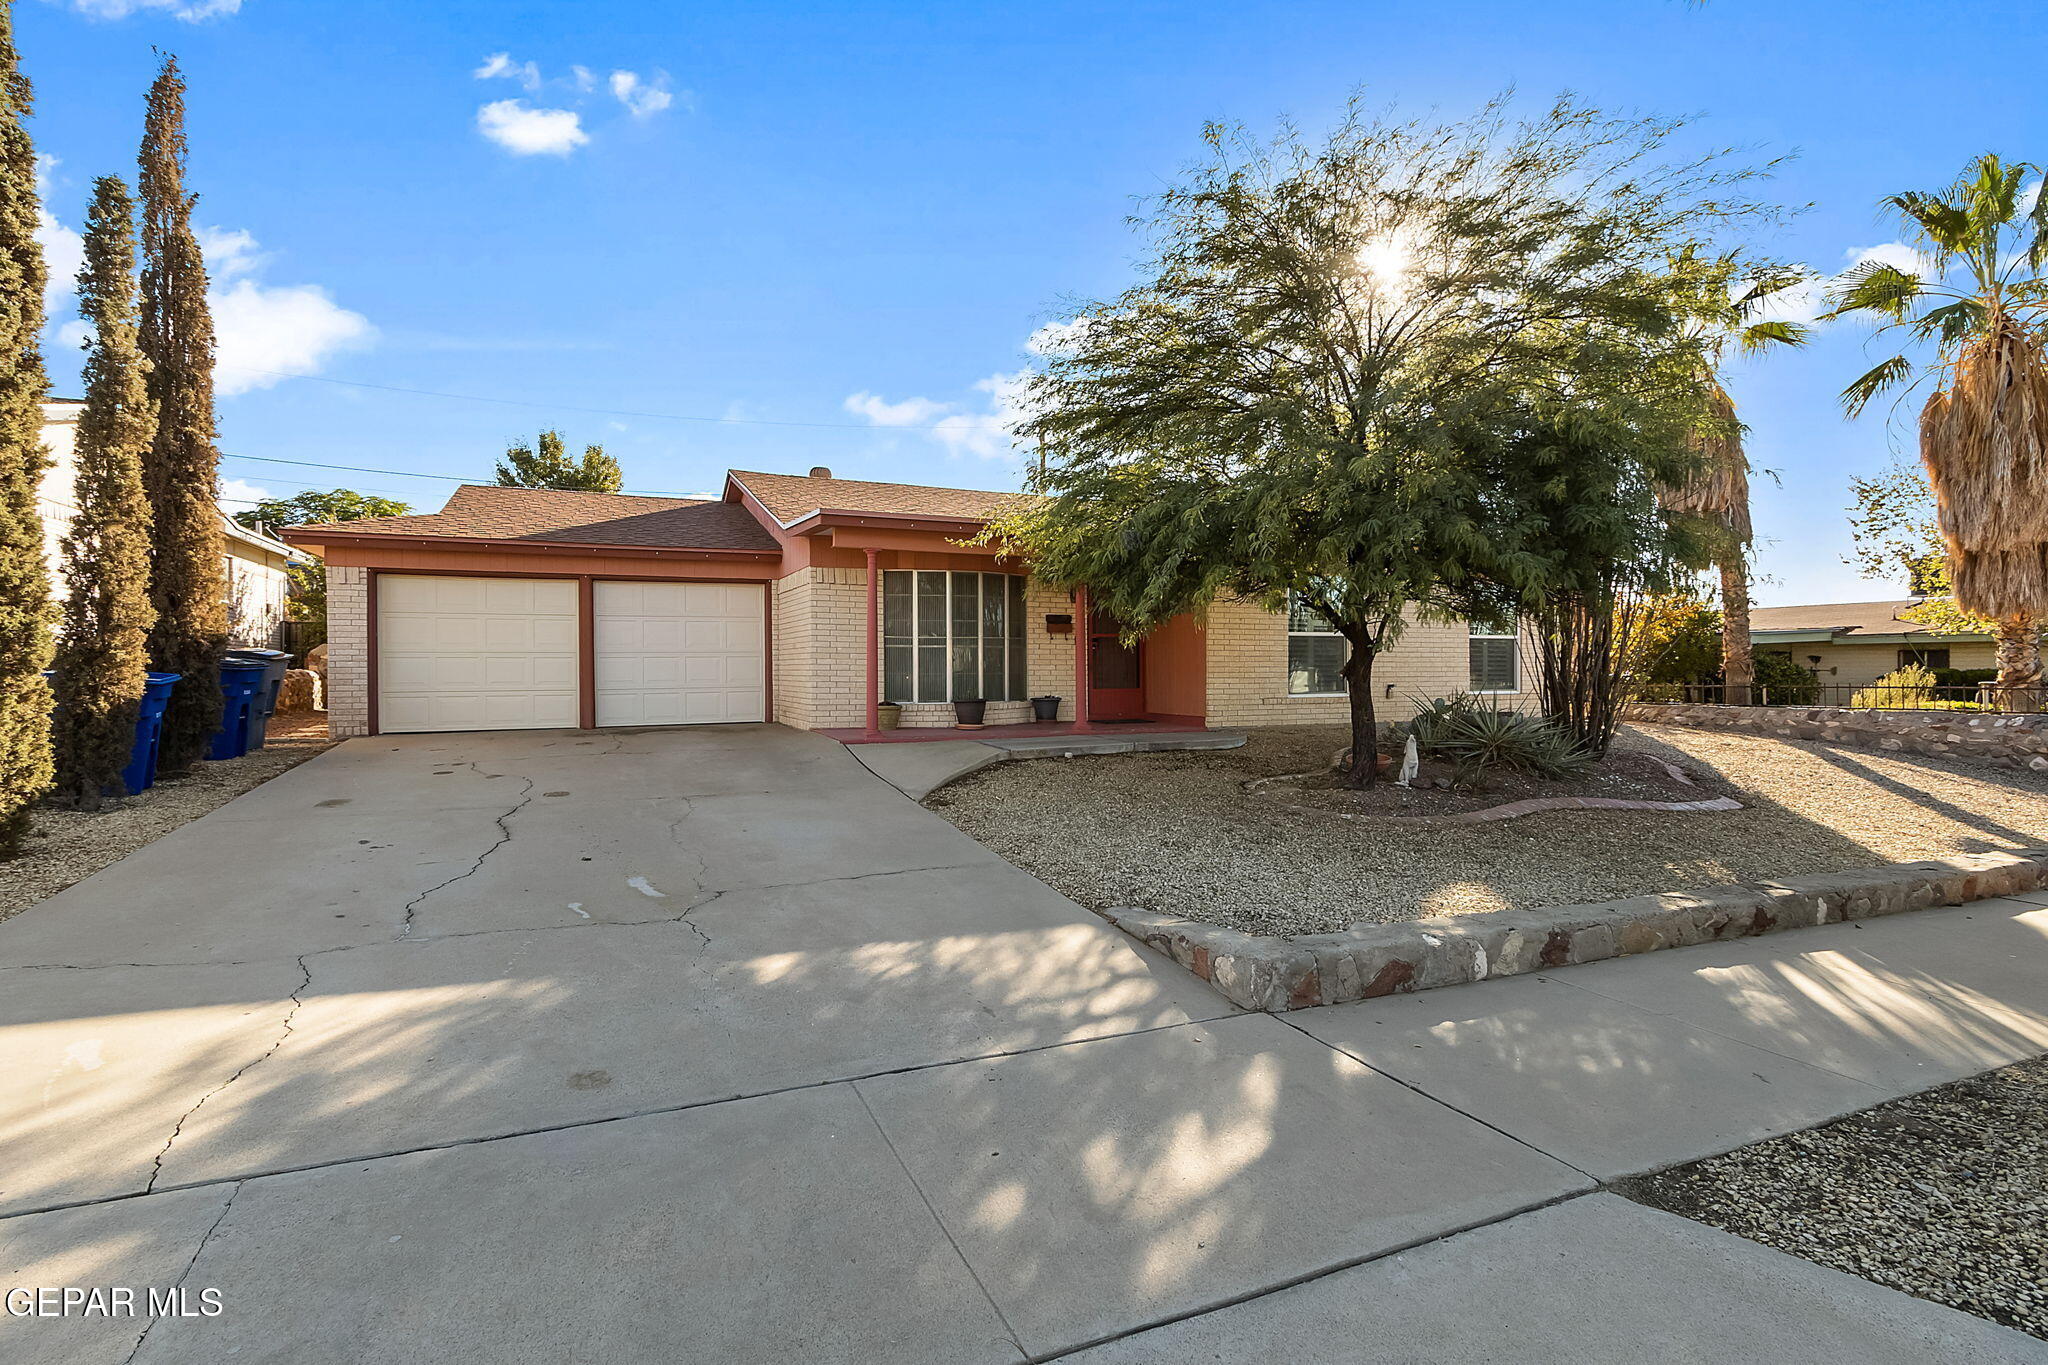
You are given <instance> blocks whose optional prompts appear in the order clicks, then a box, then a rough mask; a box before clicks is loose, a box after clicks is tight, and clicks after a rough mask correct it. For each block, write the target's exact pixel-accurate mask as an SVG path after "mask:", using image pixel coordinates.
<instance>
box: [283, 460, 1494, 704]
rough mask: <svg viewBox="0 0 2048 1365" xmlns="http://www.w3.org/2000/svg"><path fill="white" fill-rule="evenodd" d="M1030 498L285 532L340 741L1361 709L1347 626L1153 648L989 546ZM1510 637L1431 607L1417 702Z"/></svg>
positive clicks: (761, 488) (1310, 625) (478, 493)
mask: <svg viewBox="0 0 2048 1365" xmlns="http://www.w3.org/2000/svg"><path fill="white" fill-rule="evenodd" d="M1013 496H1015V495H1014V494H1006V493H995V492H985V491H979V490H973V489H957V488H931V487H923V486H918V485H912V484H896V483H873V482H867V481H863V480H856V479H839V478H834V477H832V475H831V473H830V471H828V470H824V469H816V470H813V471H812V472H811V473H810V474H809V475H788V474H763V473H753V472H746V471H734V472H733V473H731V474H729V475H728V476H727V478H726V484H725V489H724V491H723V494H722V496H721V497H720V498H719V499H717V500H715V501H713V500H694V499H685V498H650V497H634V496H627V495H623V494H609V493H571V492H559V491H553V490H541V489H518V488H486V487H473V486H465V487H462V488H459V489H457V490H456V492H455V493H454V495H453V496H452V497H451V498H450V499H449V501H448V505H447V506H446V507H444V508H443V509H442V510H441V511H439V512H436V513H429V514H423V515H412V516H401V517H380V518H374V519H370V520H365V521H353V522H344V523H339V524H335V525H327V526H300V527H293V528H290V529H289V530H287V531H285V532H283V535H284V537H285V539H287V540H289V541H290V542H292V543H293V544H295V545H298V546H301V547H303V548H306V549H310V550H313V551H316V552H317V553H319V554H321V555H322V556H323V558H324V559H325V560H326V563H327V577H328V608H327V610H328V668H329V676H328V706H329V712H328V716H329V725H330V726H331V727H332V729H333V731H334V732H335V733H336V734H337V735H366V734H376V733H380V732H398V731H421V730H480V729H485V730H488V729H524V728H548V727H583V728H597V727H604V726H614V725H674V724H702V723H716V722H737V721H763V720H773V721H778V722H780V723H782V724H784V725H789V726H794V727H796V728H799V729H807V730H827V731H834V732H838V733H840V734H841V736H842V737H845V738H853V739H858V738H863V737H866V735H867V734H868V732H869V731H870V729H871V727H872V726H873V725H874V724H875V721H876V718H877V710H876V708H877V707H878V705H879V704H880V703H883V702H892V703H896V704H898V705H900V706H901V708H902V726H903V727H904V728H905V729H912V730H915V729H923V728H926V727H935V726H950V725H952V724H953V722H954V707H953V703H954V702H955V701H957V700H963V699H979V700H982V701H984V702H985V703H986V720H987V723H988V724H989V725H991V726H999V725H1011V724H1022V723H1025V722H1028V721H1030V719H1031V715H1032V707H1031V700H1030V699H1031V698H1033V697H1047V696H1053V697H1058V698H1059V699H1060V700H1059V709H1058V717H1059V723H1062V724H1064V725H1072V726H1086V727H1089V728H1095V727H1115V726H1119V725H1126V724H1146V725H1155V726H1156V725H1170V726H1176V727H1181V728H1200V727H1203V726H1251V725H1286V724H1296V723H1301V722H1305V721H1340V720H1342V719H1343V718H1344V717H1345V715H1346V714H1347V703H1346V700H1345V697H1344V694H1343V682H1342V679H1341V678H1340V677H1339V676H1338V672H1337V670H1338V669H1339V668H1340V667H1341V666H1342V663H1343V660H1344V647H1343V640H1342V638H1341V637H1339V636H1336V635H1335V634H1333V633H1332V632H1331V631H1330V630H1329V629H1328V628H1327V626H1326V624H1325V623H1323V622H1321V621H1319V620H1318V619H1316V618H1315V617H1314V615H1313V614H1312V613H1309V612H1305V611H1294V612H1275V611H1268V610H1266V609H1264V608H1262V607H1260V606H1258V605H1256V604H1253V603H1248V602H1220V603H1217V604H1215V605H1214V606H1212V607H1211V608H1210V609H1209V611H1208V612H1207V613H1206V614H1205V615H1204V616H1203V617H1201V618H1200V619H1196V618H1193V617H1178V618H1175V619H1174V620H1172V621H1170V622H1168V623H1167V624H1166V625H1164V626H1162V627H1160V628H1159V629H1157V630H1154V631H1152V632H1151V633H1150V634H1148V635H1147V636H1146V637H1145V638H1144V639H1143V640H1141V641H1139V642H1138V643H1137V644H1135V645H1129V644H1126V643H1125V642H1124V641H1122V640H1121V639H1120V638H1119V632H1118V630H1117V628H1116V626H1115V623H1114V622H1111V621H1107V620H1104V619H1102V618H1101V617H1100V616H1099V615H1097V614H1096V613H1093V612H1091V611H1090V610H1089V609H1088V605H1087V600H1086V593H1085V590H1083V591H1079V592H1069V591H1068V590H1066V589H1064V588H1059V587H1055V586H1053V585H1051V584H1049V583H1046V582H1043V581H1041V580H1039V579H1036V578H1034V577H1032V576H1031V575H1030V573H1029V571H1028V569H1027V567H1026V566H1024V565H1022V564H1020V563H1018V562H1016V561H1015V560H1013V559H1009V558H1006V557H1004V556H1000V555H997V554H995V553H994V552H993V551H992V550H990V549H987V548H985V547H980V546H973V545H968V544H965V543H963V542H965V541H967V540H969V539H971V538H972V537H973V536H974V535H975V534H976V533H977V532H978V531H980V530H981V529H982V527H983V526H985V525H986V524H987V520H988V518H989V517H990V516H992V515H994V514H995V513H996V512H997V511H998V510H999V508H1000V507H1001V505H1002V504H1003V502H1004V500H1005V499H1007V498H1010V497H1013ZM1522 653H1523V651H1522V650H1521V649H1520V648H1519V647H1518V641H1517V640H1516V638H1515V637H1514V636H1513V635H1512V634H1511V633H1502V632H1500V631H1498V630H1494V629H1491V628H1485V627H1476V626H1474V627H1468V626H1464V625H1458V626H1441V625H1417V626H1414V627H1412V628H1411V629H1410V630H1409V631H1408V633H1407V634H1406V636H1405V637H1404V638H1403V640H1402V641H1401V643H1400V644H1399V645H1398V646H1397V647H1396V648H1395V649H1394V650H1392V651H1391V652H1390V653H1389V654H1388V655H1387V656H1386V657H1385V658H1384V659H1383V660H1382V661H1381V663H1380V665H1379V668H1378V671H1377V681H1378V683H1379V688H1380V696H1381V700H1382V704H1383V705H1385V706H1386V707H1387V710H1388V714H1389V715H1390V717H1393V716H1402V715H1405V714H1406V713H1407V711H1408V708H1409V705H1410V703H1411V701H1412V700H1413V699H1416V698H1427V697H1436V696H1442V695H1445V694H1447V693H1451V692H1459V691H1478V692H1486V693H1490V694H1493V695H1496V696H1498V697H1499V698H1500V699H1501V701H1502V702H1503V704H1513V703H1515V702H1517V701H1519V700H1520V699H1521V697H1522V694H1523V688H1524V682H1523V676H1522V675H1523V672H1524V669H1523V664H1522V659H1521V655H1522Z"/></svg>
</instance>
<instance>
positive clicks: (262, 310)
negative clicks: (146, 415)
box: [207, 279, 377, 397]
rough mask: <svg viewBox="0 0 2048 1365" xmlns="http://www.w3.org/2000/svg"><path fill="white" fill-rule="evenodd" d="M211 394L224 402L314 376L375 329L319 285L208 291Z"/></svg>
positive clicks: (243, 283)
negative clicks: (215, 370)
mask: <svg viewBox="0 0 2048 1365" xmlns="http://www.w3.org/2000/svg"><path fill="white" fill-rule="evenodd" d="M207 302H208V303H210V304H211V305H212V307H213V330H214V356H215V364H216V365H217V366H218V367H219V372H218V373H217V374H216V376H215V379H214V387H215V389H216V390H217V391H218V392H219V393H220V394H221V395H222V396H224V397H226V396H232V395H234V394H238V393H247V392H249V391H250V390H251V389H267V388H269V387H270V386H271V385H273V384H275V383H277V382H278V381H279V380H280V379H285V378H289V377H291V376H293V375H302V374H317V373H319V371H320V370H321V368H322V367H323V366H325V365H326V363H327V362H328V360H329V359H330V358H332V357H333V356H334V355H335V354H336V353H338V352H341V351H346V350H354V349H357V348H359V347H362V346H366V345H368V344H369V343H370V341H371V340H372V339H373V338H374V337H375V336H376V335H377V329H376V328H374V327H372V326H371V325H370V320H369V319H368V318H366V317H364V316H363V315H362V314H361V313H356V312H351V311H350V310H348V309H346V308H343V307H342V306H341V305H340V304H338V303H336V302H335V301H334V300H333V298H332V297H330V296H329V295H328V293H327V291H326V290H325V289H322V288H321V287H320V286H319V285H317V284H284V285H261V284H258V283H256V281H254V280H247V279H244V280H237V281H235V283H234V284H233V285H231V286H229V287H228V288H226V289H218V290H214V291H212V292H211V293H210V294H208V296H207Z"/></svg>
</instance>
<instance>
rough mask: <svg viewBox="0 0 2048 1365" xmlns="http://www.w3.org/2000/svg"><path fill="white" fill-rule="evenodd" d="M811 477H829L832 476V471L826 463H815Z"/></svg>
mask: <svg viewBox="0 0 2048 1365" xmlns="http://www.w3.org/2000/svg"><path fill="white" fill-rule="evenodd" d="M811 477H812V478H814V479H829V478H831V477H832V471H831V470H829V469H827V468H826V467H825V466H824V465H821V464H814V465H812V466H811Z"/></svg>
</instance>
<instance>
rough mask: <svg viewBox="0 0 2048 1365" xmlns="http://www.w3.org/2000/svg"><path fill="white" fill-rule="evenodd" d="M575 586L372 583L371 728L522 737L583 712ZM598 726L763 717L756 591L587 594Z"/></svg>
mask: <svg viewBox="0 0 2048 1365" xmlns="http://www.w3.org/2000/svg"><path fill="white" fill-rule="evenodd" d="M580 598H581V593H580V591H579V584H578V582H577V580H575V579H571V578H560V579H556V578H442V577H428V576H424V575H413V574H380V575H378V578H377V616H378V619H377V645H378V648H377V653H378V668H377V673H378V689H377V718H378V728H379V729H381V730H385V731H390V732H402V731H420V730H532V729H553V728H565V727H569V726H574V725H576V724H578V723H579V718H580V716H581V714H582V706H581V701H582V682H581V678H582V668H581V662H582V640H583V629H582V624H583V623H582V608H581V604H580ZM591 598H592V603H591V608H592V612H593V617H592V622H591V627H592V628H591V631H590V635H591V639H592V642H593V643H592V663H593V672H594V674H595V678H596V689H595V703H596V716H597V723H598V724H599V725H689V724H701V723H706V722H719V721H753V720H765V719H766V718H767V689H766V678H767V671H766V621H765V612H764V607H765V588H764V587H763V585H761V584H758V583H661V582H651V583H638V582H610V581H602V580H601V581H599V582H596V583H594V584H592V592H591Z"/></svg>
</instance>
